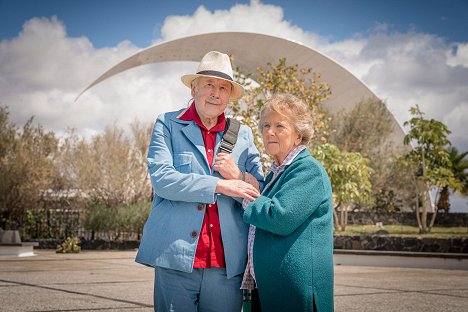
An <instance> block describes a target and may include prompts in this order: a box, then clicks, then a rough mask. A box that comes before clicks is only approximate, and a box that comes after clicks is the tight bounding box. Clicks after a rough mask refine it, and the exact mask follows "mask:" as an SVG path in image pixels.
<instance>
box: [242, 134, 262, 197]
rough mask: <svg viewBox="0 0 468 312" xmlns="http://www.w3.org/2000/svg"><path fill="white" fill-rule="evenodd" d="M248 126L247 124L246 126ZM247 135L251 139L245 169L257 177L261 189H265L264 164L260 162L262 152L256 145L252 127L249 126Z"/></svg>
mask: <svg viewBox="0 0 468 312" xmlns="http://www.w3.org/2000/svg"><path fill="white" fill-rule="evenodd" d="M246 127H247V126H246ZM247 133H248V134H247V136H248V140H249V147H248V149H247V150H248V154H247V161H246V164H245V169H246V171H247V172H248V173H250V174H251V175H253V176H254V177H255V179H257V181H258V183H259V184H260V190H262V189H263V182H264V180H265V179H264V176H263V169H262V164H261V163H260V153H259V152H258V150H257V147H256V146H255V143H254V139H253V134H252V129H250V128H249V127H247Z"/></svg>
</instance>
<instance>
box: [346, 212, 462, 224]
mask: <svg viewBox="0 0 468 312" xmlns="http://www.w3.org/2000/svg"><path fill="white" fill-rule="evenodd" d="M427 215H428V219H429V220H430V218H431V217H432V213H428V214H427ZM377 222H382V223H383V225H411V226H418V222H417V220H416V215H415V213H414V212H371V211H359V212H351V211H350V212H348V224H355V225H370V224H376V223H377ZM435 226H441V227H450V226H456V227H468V213H440V212H439V213H437V216H436V220H435Z"/></svg>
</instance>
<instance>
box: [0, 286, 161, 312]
mask: <svg viewBox="0 0 468 312" xmlns="http://www.w3.org/2000/svg"><path fill="white" fill-rule="evenodd" d="M0 282H5V283H13V284H17V285H22V286H29V287H35V288H43V289H48V290H55V291H59V292H65V293H69V294H73V295H83V296H89V297H95V298H99V299H106V300H111V301H116V302H122V303H128V304H133V305H137V306H140V307H146V308H152V307H153V306H152V305H148V304H144V303H140V302H136V301H130V300H123V299H117V298H111V297H106V296H100V295H95V294H90V293H85V292H80V291H71V290H66V289H60V288H54V287H49V286H42V285H36V284H30V283H24V282H16V281H8V280H4V279H0Z"/></svg>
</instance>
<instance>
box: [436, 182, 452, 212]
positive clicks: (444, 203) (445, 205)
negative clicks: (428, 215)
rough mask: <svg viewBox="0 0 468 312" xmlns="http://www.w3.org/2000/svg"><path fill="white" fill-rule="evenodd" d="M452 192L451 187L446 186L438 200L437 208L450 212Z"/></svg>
mask: <svg viewBox="0 0 468 312" xmlns="http://www.w3.org/2000/svg"><path fill="white" fill-rule="evenodd" d="M449 196H450V193H449V188H448V187H447V186H444V187H443V188H442V190H441V191H440V194H439V200H438V201H437V209H439V210H444V211H445V212H449V209H450V199H449Z"/></svg>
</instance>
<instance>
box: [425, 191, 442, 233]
mask: <svg viewBox="0 0 468 312" xmlns="http://www.w3.org/2000/svg"><path fill="white" fill-rule="evenodd" d="M441 193H442V192H441ZM441 197H442V195H441ZM431 205H432V203H431ZM433 210H434V212H433V214H432V217H431V222H430V223H429V228H428V230H427V231H428V232H431V230H432V227H433V226H434V223H435V219H436V216H437V211H439V207H438V206H437V205H436V206H435V207H434V209H433Z"/></svg>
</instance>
